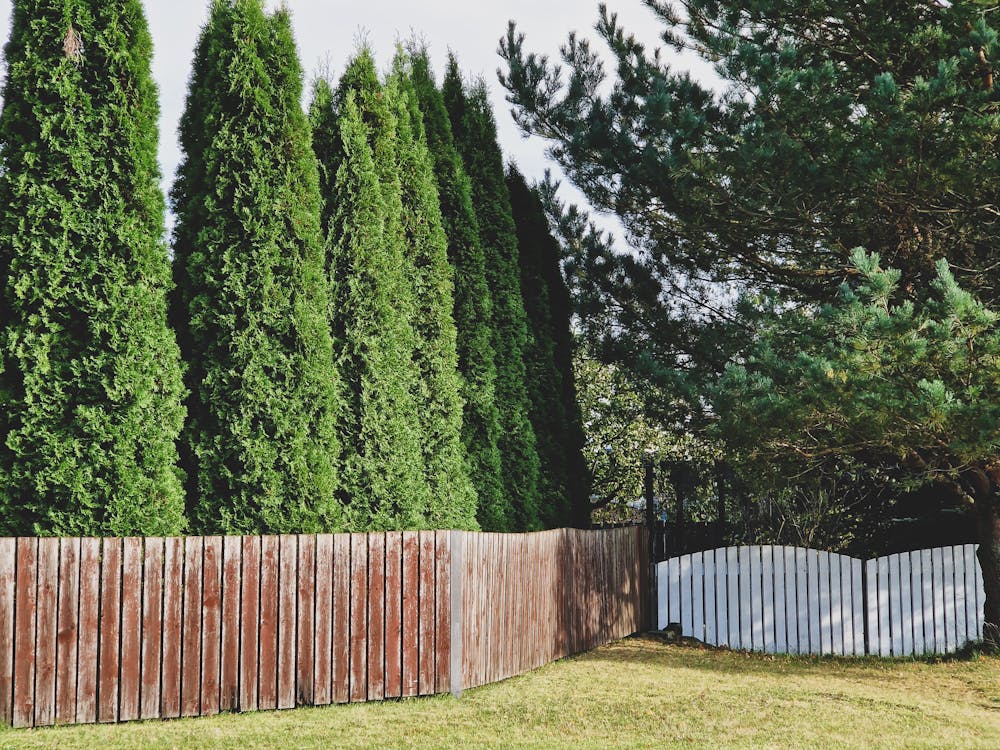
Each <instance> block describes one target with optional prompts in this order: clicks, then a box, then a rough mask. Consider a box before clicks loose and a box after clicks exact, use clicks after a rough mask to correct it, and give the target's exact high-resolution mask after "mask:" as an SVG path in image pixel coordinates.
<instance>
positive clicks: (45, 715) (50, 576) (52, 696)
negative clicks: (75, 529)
mask: <svg viewBox="0 0 1000 750" xmlns="http://www.w3.org/2000/svg"><path fill="white" fill-rule="evenodd" d="M37 586H38V594H37V596H38V603H37V607H38V611H37V613H36V617H35V720H34V724H35V726H36V727H46V726H51V725H52V724H53V723H54V722H55V713H56V650H57V646H58V643H57V636H58V614H59V600H58V593H59V540H58V539H54V538H51V537H50V538H46V539H39V540H38V582H37Z"/></svg>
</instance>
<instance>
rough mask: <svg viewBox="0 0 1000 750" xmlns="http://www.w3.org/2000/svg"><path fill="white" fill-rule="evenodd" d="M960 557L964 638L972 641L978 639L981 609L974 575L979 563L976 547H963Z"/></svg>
mask: <svg viewBox="0 0 1000 750" xmlns="http://www.w3.org/2000/svg"><path fill="white" fill-rule="evenodd" d="M962 557H963V558H964V561H965V591H966V594H965V638H966V640H969V641H973V640H975V639H976V638H977V637H978V623H979V618H980V617H981V616H982V608H981V607H979V606H978V604H977V591H976V574H977V573H979V562H978V561H977V560H976V546H975V545H974V544H966V545H964V546H963V547H962Z"/></svg>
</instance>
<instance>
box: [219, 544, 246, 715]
mask: <svg viewBox="0 0 1000 750" xmlns="http://www.w3.org/2000/svg"><path fill="white" fill-rule="evenodd" d="M242 545H243V540H242V539H240V537H238V536H227V537H225V538H224V539H223V541H222V620H221V628H222V630H221V633H220V638H221V641H222V642H221V653H220V654H219V710H220V711H236V710H237V709H238V708H239V705H240V587H241V582H240V575H241V572H240V566H241V562H242V553H243V546H242Z"/></svg>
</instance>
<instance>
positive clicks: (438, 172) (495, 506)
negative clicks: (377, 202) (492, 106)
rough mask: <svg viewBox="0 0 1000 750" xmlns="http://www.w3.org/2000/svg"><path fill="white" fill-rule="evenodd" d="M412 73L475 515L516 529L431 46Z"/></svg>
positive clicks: (470, 214)
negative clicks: (432, 187)
mask: <svg viewBox="0 0 1000 750" xmlns="http://www.w3.org/2000/svg"><path fill="white" fill-rule="evenodd" d="M411 59H412V65H413V68H412V80H413V88H414V91H415V93H416V97H417V103H418V104H419V106H420V111H421V114H422V115H423V120H424V128H425V133H426V135H427V144H428V148H429V149H430V152H431V156H432V158H433V161H434V176H435V179H436V182H437V188H438V196H439V198H440V201H441V215H442V219H443V221H444V229H445V234H446V235H447V238H448V260H449V262H450V263H451V266H452V268H453V270H454V278H455V309H454V317H455V326H456V328H457V348H458V363H459V370H460V372H461V374H462V379H463V391H462V396H463V398H464V400H465V412H464V415H463V420H462V440H463V442H464V443H465V450H466V453H467V455H468V460H469V468H470V473H471V475H472V481H473V484H474V485H475V489H476V492H477V493H478V496H479V507H478V510H477V518H478V520H479V524H480V525H481V526H482V527H483V528H484V529H486V530H489V531H505V530H508V529H511V528H513V519H514V516H513V508H512V507H511V504H510V501H509V499H508V498H507V497H506V495H505V493H504V487H503V481H502V475H501V471H502V470H501V463H500V449H499V446H498V440H499V435H500V413H499V412H498V411H497V406H496V392H495V387H496V364H495V361H494V360H495V353H494V351H493V332H492V325H491V323H492V320H493V299H492V295H491V294H490V288H489V286H488V284H487V283H486V261H485V258H484V256H483V249H482V246H481V245H480V244H479V223H478V221H477V220H476V212H475V209H474V208H473V206H472V185H471V183H470V182H469V177H468V175H467V174H466V172H465V166H464V165H463V163H462V157H461V156H460V155H459V153H458V150H457V149H456V147H455V141H454V139H453V137H452V132H451V123H450V121H449V119H448V111H447V109H445V105H444V98H443V97H442V95H441V91H440V90H439V89H438V88H437V86H436V84H435V82H434V77H433V75H432V74H431V69H430V61H429V58H428V55H427V51H426V50H425V49H423V48H415V49H412V50H411Z"/></svg>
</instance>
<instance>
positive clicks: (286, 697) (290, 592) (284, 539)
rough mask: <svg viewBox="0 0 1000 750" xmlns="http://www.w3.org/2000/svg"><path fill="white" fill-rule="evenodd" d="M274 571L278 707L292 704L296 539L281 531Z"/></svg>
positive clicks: (293, 692)
mask: <svg viewBox="0 0 1000 750" xmlns="http://www.w3.org/2000/svg"><path fill="white" fill-rule="evenodd" d="M279 543H280V557H279V561H280V568H279V571H278V574H279V578H278V708H293V707H294V706H295V616H296V611H295V593H296V585H297V582H296V568H298V538H297V537H295V536H293V535H291V534H283V535H282V536H281V537H280V539H279Z"/></svg>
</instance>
